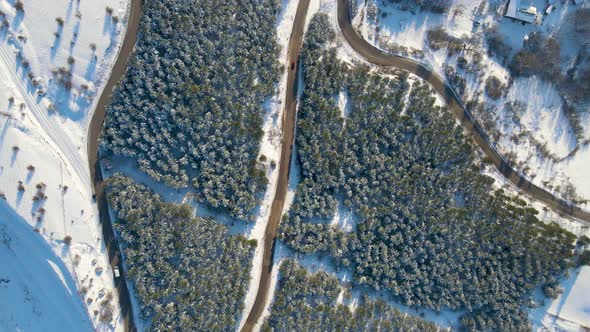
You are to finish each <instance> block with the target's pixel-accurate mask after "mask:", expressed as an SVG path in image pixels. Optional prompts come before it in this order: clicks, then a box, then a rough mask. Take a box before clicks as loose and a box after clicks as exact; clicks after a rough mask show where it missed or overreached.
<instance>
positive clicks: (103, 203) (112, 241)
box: [88, 0, 143, 332]
mask: <svg viewBox="0 0 590 332" xmlns="http://www.w3.org/2000/svg"><path fill="white" fill-rule="evenodd" d="M142 5H143V0H131V2H130V4H129V15H128V18H127V28H126V29H125V36H124V38H123V44H122V45H121V49H120V50H119V54H118V55H117V59H116V60H115V64H114V65H113V68H112V70H111V74H110V76H109V79H108V81H107V83H106V85H105V87H104V89H103V90H102V93H101V95H100V98H99V99H98V103H97V105H96V109H95V110H94V114H93V115H92V119H91V120H90V126H89V128H88V163H89V165H90V180H91V181H92V188H93V190H94V194H95V195H96V196H95V197H96V203H97V205H98V214H99V219H100V223H101V227H102V234H103V239H104V242H105V246H106V248H107V251H108V255H109V262H110V264H111V266H112V268H114V267H115V266H116V265H121V262H122V258H121V251H120V250H119V246H118V244H117V239H116V237H115V233H114V230H113V226H112V221H111V216H110V214H109V208H108V203H107V199H106V196H105V195H104V192H103V189H104V188H103V187H104V182H103V179H102V172H101V169H100V163H99V161H98V159H99V158H98V152H99V151H98V150H99V144H100V140H99V139H100V133H101V131H102V126H103V124H104V119H105V116H106V113H107V106H108V105H109V102H110V100H111V97H112V95H113V89H114V88H115V86H116V85H117V84H118V83H119V81H120V80H121V78H122V77H123V75H124V74H125V71H126V69H127V62H128V60H129V57H130V56H131V54H132V53H133V48H134V46H135V41H136V40H137V33H138V32H139V22H140V19H141V7H142ZM119 269H120V270H121V276H120V277H119V278H115V287H116V288H117V293H118V295H119V305H120V306H121V315H122V316H123V319H124V328H125V331H127V332H133V331H137V328H136V326H135V322H134V320H133V312H132V307H131V298H130V296H131V295H130V294H129V289H128V288H127V282H126V281H125V278H126V276H125V273H124V272H123V269H122V267H119Z"/></svg>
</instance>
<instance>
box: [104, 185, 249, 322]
mask: <svg viewBox="0 0 590 332" xmlns="http://www.w3.org/2000/svg"><path fill="white" fill-rule="evenodd" d="M107 197H108V200H109V203H110V205H111V209H112V211H113V212H114V216H115V220H114V223H113V224H114V227H115V229H116V231H117V234H118V237H119V239H120V243H121V247H122V250H123V258H124V260H125V263H126V271H127V276H128V278H129V280H130V281H131V284H132V285H133V288H134V290H135V293H136V295H137V298H138V301H139V304H140V309H141V310H140V315H141V316H142V317H143V318H144V319H146V320H147V321H148V322H149V326H148V330H149V331H229V330H232V329H234V328H235V326H236V325H237V318H238V317H239V315H240V313H241V310H242V307H243V301H244V296H245V294H246V288H247V286H248V280H249V277H250V268H251V264H252V263H251V260H252V257H253V254H254V247H255V246H256V245H255V243H251V242H249V241H247V240H246V239H245V238H244V237H243V236H241V235H239V236H230V235H229V234H228V229H227V227H225V226H224V225H221V224H218V223H217V222H215V220H213V219H211V218H195V217H193V214H192V211H191V208H190V207H189V206H188V205H178V204H173V203H166V202H163V201H162V199H161V198H160V196H158V195H156V194H154V193H153V192H151V191H150V190H149V189H147V188H146V187H145V186H143V185H140V184H137V183H135V182H134V181H133V180H131V179H130V178H127V177H124V176H121V175H115V176H113V177H112V178H110V179H109V180H108V182H107Z"/></svg>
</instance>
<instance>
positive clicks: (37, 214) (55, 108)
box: [0, 0, 127, 331]
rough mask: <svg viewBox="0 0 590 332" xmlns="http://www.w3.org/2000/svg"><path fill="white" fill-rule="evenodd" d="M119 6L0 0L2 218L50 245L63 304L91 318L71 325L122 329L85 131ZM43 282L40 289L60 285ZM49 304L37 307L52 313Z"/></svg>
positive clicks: (120, 28) (122, 6)
mask: <svg viewBox="0 0 590 332" xmlns="http://www.w3.org/2000/svg"><path fill="white" fill-rule="evenodd" d="M21 6H22V7H21ZM126 11H127V1H126V0H101V1H73V0H71V1H69V0H55V1H45V0H30V1H26V2H24V3H23V2H21V1H14V0H9V1H7V0H0V196H1V197H2V198H3V199H4V200H5V203H4V202H2V204H3V210H2V211H1V212H0V219H1V220H0V221H1V222H3V223H5V224H13V223H19V222H20V223H23V222H26V223H28V224H29V225H30V232H31V233H30V234H29V235H28V236H29V237H32V238H33V239H34V238H35V237H37V238H38V240H39V241H42V240H43V239H45V240H46V241H47V242H48V243H49V246H45V247H43V246H38V251H41V250H48V249H49V248H53V251H54V252H55V254H54V253H52V252H47V253H45V255H48V257H49V255H57V256H58V257H59V259H61V261H58V262H56V264H57V265H59V266H61V267H62V270H63V272H65V275H64V277H63V278H66V280H69V281H68V288H69V292H70V293H71V294H72V295H71V296H70V297H71V298H70V301H72V303H74V304H76V301H78V302H80V301H79V300H78V296H80V297H81V298H82V300H83V301H84V303H85V306H86V307H87V310H88V313H87V315H88V316H89V317H90V320H89V321H88V322H87V324H86V326H87V328H83V326H84V325H78V328H75V329H73V330H77V331H83V330H90V329H92V328H95V329H98V330H101V331H110V330H120V329H121V328H122V327H121V325H120V322H119V317H118V309H117V307H118V300H117V294H116V291H115V289H114V284H113V277H112V271H111V270H110V265H109V263H108V258H107V255H106V250H105V248H104V243H103V241H102V234H101V231H100V225H99V223H98V212H97V210H96V205H95V203H94V202H93V200H92V188H91V184H90V175H89V169H88V161H87V160H88V159H87V155H86V143H87V142H86V132H87V126H88V123H89V120H90V118H91V115H92V112H93V107H94V104H95V103H96V101H97V99H98V95H99V94H100V91H101V89H102V86H103V85H104V83H105V82H106V79H107V78H108V74H109V70H110V67H111V65H112V63H113V62H114V60H115V58H116V55H117V51H118V47H119V46H120V42H121V40H122V36H123V34H124V29H125V16H126ZM33 230H34V231H35V233H34V232H33ZM37 233H38V234H37ZM31 241H32V240H31ZM0 249H1V250H0V251H2V250H4V248H0ZM0 254H5V252H2V253H0ZM23 262H26V260H24V261H23ZM15 268H18V269H28V268H29V266H28V264H26V265H15ZM64 268H67V270H66V269H64ZM25 271H26V270H23V271H19V270H16V271H15V273H23V274H24V273H26V272H25ZM35 274H37V273H35ZM40 275H41V273H38V276H40ZM63 278H62V279H63ZM23 280H24V281H23V282H25V281H26V279H23ZM50 281H51V279H46V280H45V283H46V284H47V288H57V287H58V286H59V285H53V286H51V285H50ZM105 300H106V301H105ZM47 307H49V308H51V306H45V307H44V306H41V307H39V309H38V311H40V312H41V314H42V315H43V316H51V315H50V314H49V311H48V312H45V311H44V310H45V309H44V308H47ZM64 312H65V311H64ZM73 312H75V310H74V311H73ZM22 314H25V312H24V311H23V313H22ZM111 316H112V317H111ZM21 318H22V319H23V320H26V319H24V317H21ZM86 319H88V318H86ZM19 320H20V319H19ZM30 320H31V321H32V322H34V321H35V319H33V317H30ZM90 322H91V323H90ZM0 324H1V323H0ZM9 330H11V329H9ZM26 330H36V329H35V328H34V327H31V329H26Z"/></svg>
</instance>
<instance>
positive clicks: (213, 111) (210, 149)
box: [102, 0, 279, 219]
mask: <svg viewBox="0 0 590 332" xmlns="http://www.w3.org/2000/svg"><path fill="white" fill-rule="evenodd" d="M278 9H279V3H278V1H277V0H262V1H260V0H239V1H238V0H232V1H222V2H219V1H204V0H198V1H194V0H154V1H148V2H146V4H145V6H144V8H143V16H142V21H141V33H140V35H139V38H138V41H137V45H136V46H135V53H134V55H133V56H132V58H131V59H130V62H129V67H128V69H127V73H126V75H125V78H124V79H123V81H122V83H121V85H120V86H119V87H117V88H116V90H115V92H114V95H113V99H112V102H111V105H110V107H109V110H108V116H107V119H106V124H105V130H104V132H103V137H102V150H103V152H104V153H106V154H107V156H109V155H110V156H111V158H120V157H129V158H132V159H133V160H136V161H137V163H138V166H139V168H140V169H141V170H142V171H144V172H146V173H147V174H149V175H150V176H152V177H153V178H154V179H155V180H157V181H162V182H165V183H166V184H168V185H170V186H172V187H176V188H178V187H193V188H194V189H195V191H196V197H197V199H198V200H199V201H201V202H203V203H205V204H207V205H209V206H210V207H212V208H216V209H223V210H224V211H227V212H229V213H230V214H231V215H232V216H234V217H236V218H240V219H250V218H251V217H252V216H251V215H252V213H251V212H252V211H253V209H254V208H255V206H256V205H257V197H258V195H259V194H260V193H261V192H262V190H263V189H264V186H265V185H266V183H267V179H266V176H265V172H264V170H261V169H260V168H259V167H257V164H256V157H257V154H258V151H259V144H260V140H261V138H262V135H263V130H262V124H263V115H264V110H263V108H262V104H263V100H264V98H266V97H267V96H269V95H272V94H273V93H274V90H275V86H276V82H277V80H278V61H277V60H276V56H275V54H276V53H277V45H276V29H275V21H276V16H277V13H278Z"/></svg>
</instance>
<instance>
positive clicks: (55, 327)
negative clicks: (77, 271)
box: [0, 200, 92, 332]
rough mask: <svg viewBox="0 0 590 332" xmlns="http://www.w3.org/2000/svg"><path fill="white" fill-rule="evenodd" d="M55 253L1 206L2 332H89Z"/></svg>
mask: <svg viewBox="0 0 590 332" xmlns="http://www.w3.org/2000/svg"><path fill="white" fill-rule="evenodd" d="M54 250H60V251H61V250H67V248H66V247H65V246H63V245H60V244H54V248H51V247H50V246H49V245H48V244H47V242H46V241H45V240H44V239H43V238H42V237H41V236H39V235H38V234H36V233H35V232H33V229H32V227H31V226H30V225H29V224H28V223H27V222H26V221H25V220H23V219H22V217H20V216H19V215H17V214H16V213H15V212H14V210H12V208H10V207H9V206H8V204H7V203H6V202H4V201H3V200H0V262H2V264H0V330H1V331H72V332H73V331H91V330H92V324H91V322H90V320H89V319H88V315H87V313H86V308H85V307H84V303H82V301H81V299H80V298H79V297H78V296H77V295H76V282H75V281H74V280H73V279H72V277H71V276H70V274H69V272H68V268H67V267H66V266H65V265H64V263H63V261H62V260H61V258H60V257H59V256H57V255H56V254H55V253H54Z"/></svg>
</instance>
